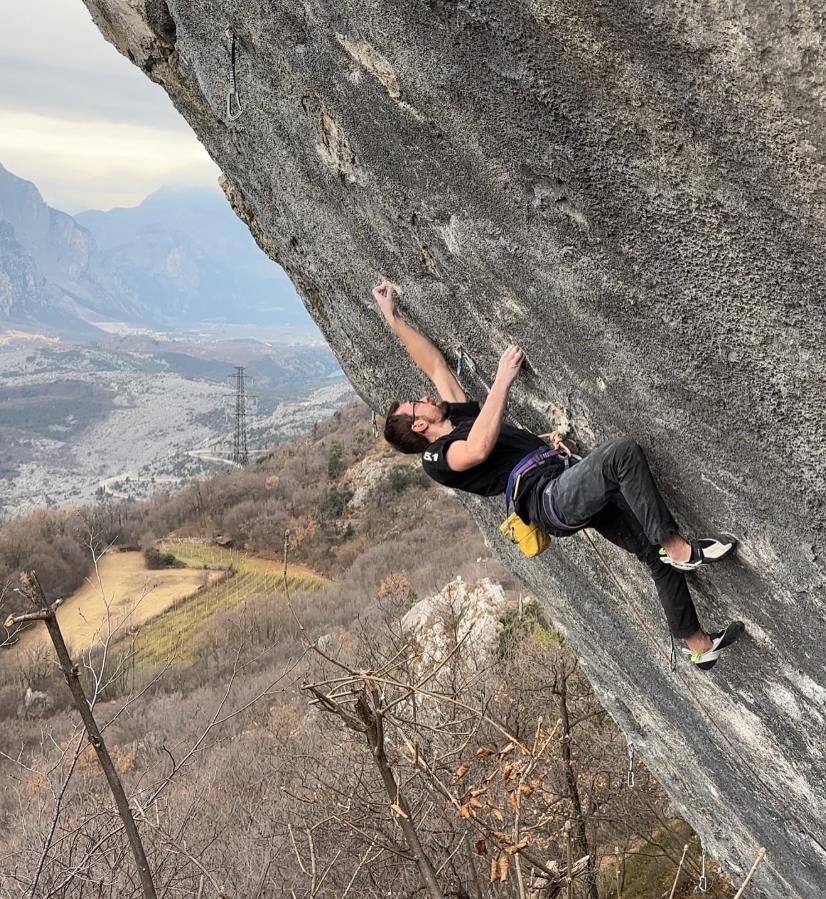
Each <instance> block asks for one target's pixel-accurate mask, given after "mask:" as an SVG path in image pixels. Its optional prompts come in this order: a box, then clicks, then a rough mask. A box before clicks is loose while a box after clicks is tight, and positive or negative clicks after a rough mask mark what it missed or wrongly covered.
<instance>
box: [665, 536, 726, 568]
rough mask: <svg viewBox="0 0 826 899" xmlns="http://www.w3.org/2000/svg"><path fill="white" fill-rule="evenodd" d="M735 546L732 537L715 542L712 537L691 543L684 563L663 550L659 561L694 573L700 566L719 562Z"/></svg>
mask: <svg viewBox="0 0 826 899" xmlns="http://www.w3.org/2000/svg"><path fill="white" fill-rule="evenodd" d="M735 546H737V541H736V540H735V539H734V537H728V536H727V537H725V538H723V539H722V540H715V539H714V538H713V537H705V538H703V539H702V540H692V541H691V558H690V559H688V561H686V562H676V561H675V560H674V559H672V558H671V556H669V555H668V553H667V552H666V551H665V550H664V549H661V550H660V561H661V562H662V563H663V564H664V565H671V567H672V568H677V569H679V570H680V571H694V569H695V568H699V567H700V566H701V565H708V564H709V563H710V562H719V561H720V559H725V557H726V556H727V555H728V554H729V553H730V552H731V551H732V550H733V549H734V547H735Z"/></svg>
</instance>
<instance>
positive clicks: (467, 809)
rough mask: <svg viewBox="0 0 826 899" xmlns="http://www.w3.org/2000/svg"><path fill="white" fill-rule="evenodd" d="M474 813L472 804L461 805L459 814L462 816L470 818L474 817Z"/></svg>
mask: <svg viewBox="0 0 826 899" xmlns="http://www.w3.org/2000/svg"><path fill="white" fill-rule="evenodd" d="M474 814H475V813H474V811H473V809H472V808H471V806H469V805H467V804H465V805H460V806H459V816H460V817H461V818H466V819H470V818H472V817H473V815H474Z"/></svg>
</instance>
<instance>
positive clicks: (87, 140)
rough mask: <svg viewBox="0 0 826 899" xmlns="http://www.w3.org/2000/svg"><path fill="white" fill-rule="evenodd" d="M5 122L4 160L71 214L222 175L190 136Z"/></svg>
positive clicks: (25, 118) (20, 117)
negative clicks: (162, 186)
mask: <svg viewBox="0 0 826 899" xmlns="http://www.w3.org/2000/svg"><path fill="white" fill-rule="evenodd" d="M3 120H4V121H3V124H4V128H3V130H2V131H0V161H2V163H3V164H4V165H5V166H6V168H8V169H9V170H10V171H12V172H14V174H15V175H18V176H19V177H22V178H27V179H28V180H30V181H33V182H34V183H35V184H36V185H37V187H38V188H39V189H40V191H41V193H42V194H43V196H44V197H45V198H46V201H47V202H48V203H49V204H50V205H52V206H55V207H57V208H58V209H63V210H65V211H66V212H79V211H80V210H81V209H88V208H90V207H92V208H96V209H109V208H111V207H112V206H133V205H135V204H136V203H139V202H140V201H141V200H142V199H143V198H144V197H145V196H146V195H147V194H148V193H151V192H152V191H153V190H156V189H157V188H158V187H160V186H161V185H164V184H175V185H207V184H208V185H214V184H215V183H216V181H217V179H218V176H219V174H220V171H219V169H218V167H217V166H216V165H215V163H213V162H212V160H211V159H210V158H209V156H208V154H207V152H206V150H205V149H204V148H203V147H202V146H201V144H199V143H198V141H197V140H195V138H194V137H193V136H192V135H188V134H186V133H179V132H177V131H169V130H163V129H158V128H152V127H145V126H141V125H126V124H118V123H111V122H103V123H102V122H93V123H89V122H83V121H71V120H66V119H60V118H50V117H47V116H43V115H31V114H28V113H5V114H4V116H3Z"/></svg>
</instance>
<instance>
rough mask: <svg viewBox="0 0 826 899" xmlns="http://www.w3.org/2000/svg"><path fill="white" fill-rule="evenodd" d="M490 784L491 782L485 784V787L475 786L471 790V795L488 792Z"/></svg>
mask: <svg viewBox="0 0 826 899" xmlns="http://www.w3.org/2000/svg"><path fill="white" fill-rule="evenodd" d="M489 786H490V784H485V785H484V786H483V787H474V788H473V789H472V790H471V791H470V795H471V796H481V795H482V793H487V791H488V787H489Z"/></svg>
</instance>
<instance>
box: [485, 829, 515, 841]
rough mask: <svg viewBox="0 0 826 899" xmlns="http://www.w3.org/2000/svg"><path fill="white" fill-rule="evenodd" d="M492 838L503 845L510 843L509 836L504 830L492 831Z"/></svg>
mask: <svg viewBox="0 0 826 899" xmlns="http://www.w3.org/2000/svg"><path fill="white" fill-rule="evenodd" d="M490 834H491V836H492V837H495V838H496V839H497V840H500V841H501V842H503V843H512V842H513V840H511V835H510V834H509V833H507V832H506V831H504V830H492V831H491V832H490Z"/></svg>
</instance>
